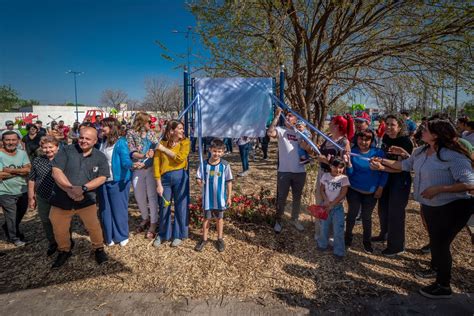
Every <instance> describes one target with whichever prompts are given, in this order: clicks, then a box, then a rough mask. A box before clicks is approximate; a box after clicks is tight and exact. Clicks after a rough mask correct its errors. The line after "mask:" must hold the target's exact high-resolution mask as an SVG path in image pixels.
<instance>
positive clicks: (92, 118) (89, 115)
mask: <svg viewBox="0 0 474 316" xmlns="http://www.w3.org/2000/svg"><path fill="white" fill-rule="evenodd" d="M97 116H100V120H102V119H104V118H105V113H104V111H102V110H98V109H94V110H87V112H86V116H85V117H84V120H83V122H91V123H96V121H97V120H96V117H97Z"/></svg>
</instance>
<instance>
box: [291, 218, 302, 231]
mask: <svg viewBox="0 0 474 316" xmlns="http://www.w3.org/2000/svg"><path fill="white" fill-rule="evenodd" d="M293 226H295V228H296V229H297V230H298V231H300V232H302V231H303V230H304V226H303V225H302V224H301V223H300V221H299V220H294V221H293Z"/></svg>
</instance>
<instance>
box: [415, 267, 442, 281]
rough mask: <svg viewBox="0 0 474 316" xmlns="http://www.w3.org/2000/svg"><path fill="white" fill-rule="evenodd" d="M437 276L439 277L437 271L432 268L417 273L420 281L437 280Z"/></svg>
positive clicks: (416, 275) (416, 276)
mask: <svg viewBox="0 0 474 316" xmlns="http://www.w3.org/2000/svg"><path fill="white" fill-rule="evenodd" d="M436 275H437V272H436V270H433V269H431V268H430V269H425V270H420V271H416V272H415V278H417V279H419V280H423V279H434V278H436Z"/></svg>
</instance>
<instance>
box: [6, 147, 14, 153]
mask: <svg viewBox="0 0 474 316" xmlns="http://www.w3.org/2000/svg"><path fill="white" fill-rule="evenodd" d="M8 147H10V146H5V147H4V148H5V151H7V152H9V153H14V152H15V151H16V146H15V147H13V148H12V149H10V148H8Z"/></svg>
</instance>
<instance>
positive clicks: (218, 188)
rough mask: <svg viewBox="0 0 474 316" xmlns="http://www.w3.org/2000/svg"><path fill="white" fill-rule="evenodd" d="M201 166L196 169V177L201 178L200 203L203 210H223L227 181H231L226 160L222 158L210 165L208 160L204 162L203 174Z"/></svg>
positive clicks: (230, 172)
mask: <svg viewBox="0 0 474 316" xmlns="http://www.w3.org/2000/svg"><path fill="white" fill-rule="evenodd" d="M200 169H201V168H198V170H197V176H196V177H197V179H200V180H203V182H204V189H203V192H202V195H203V197H202V205H203V208H204V210H206V211H208V210H225V209H226V201H227V182H228V181H232V179H233V177H232V170H231V169H230V165H229V163H228V162H227V161H225V160H222V159H221V161H220V162H219V163H218V164H216V165H211V164H210V163H209V161H208V160H206V161H205V162H204V176H202V175H201V170H200Z"/></svg>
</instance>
